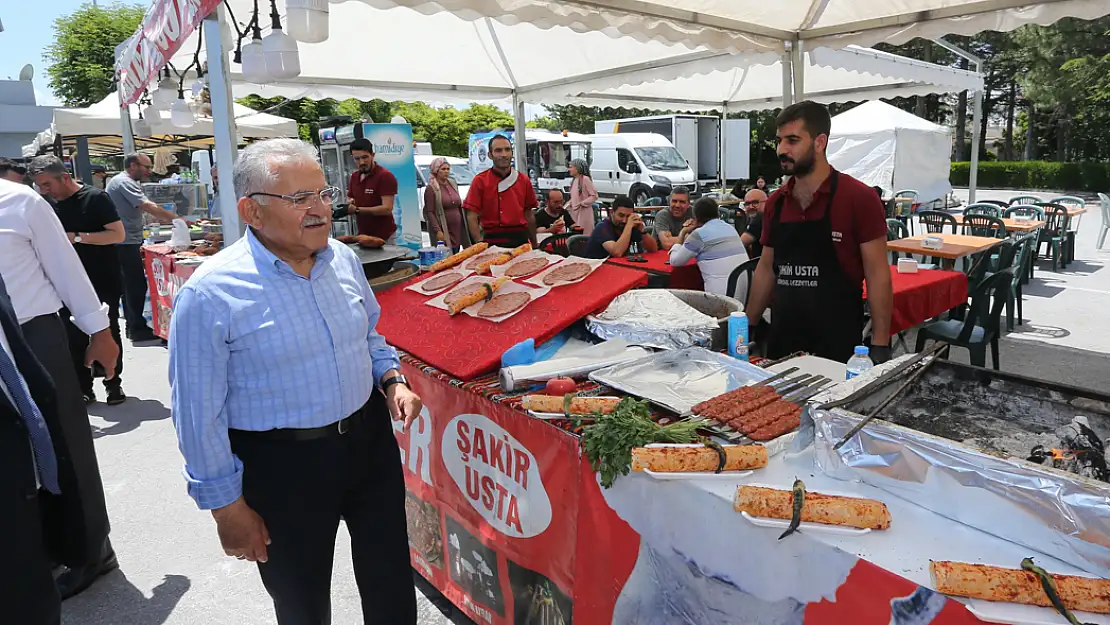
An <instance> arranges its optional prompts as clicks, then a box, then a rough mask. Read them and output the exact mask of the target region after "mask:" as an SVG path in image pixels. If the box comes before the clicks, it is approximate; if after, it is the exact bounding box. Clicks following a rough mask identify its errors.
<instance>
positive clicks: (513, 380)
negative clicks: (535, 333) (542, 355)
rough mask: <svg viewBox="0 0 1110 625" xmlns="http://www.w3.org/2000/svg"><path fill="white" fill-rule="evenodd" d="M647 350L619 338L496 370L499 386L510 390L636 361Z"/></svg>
mask: <svg viewBox="0 0 1110 625" xmlns="http://www.w3.org/2000/svg"><path fill="white" fill-rule="evenodd" d="M651 353H652V352H651V350H650V349H646V348H643V347H633V346H631V345H629V344H628V343H627V342H625V341H622V340H614V341H606V342H604V343H601V344H598V345H594V346H591V347H588V348H586V349H581V350H578V351H577V352H575V353H574V354H573V355H570V356H567V357H564V358H552V359H551V360H545V361H543V362H537V363H534V364H531V365H518V366H513V367H504V368H502V369H501V372H500V376H499V377H500V381H501V388H502V389H504V390H505V391H514V390H517V389H519V388H522V387H526V386H528V385H529V384H535V383H543V382H546V381H547V380H550V379H552V378H557V377H560V376H566V377H571V378H573V377H575V376H582V375H586V374H587V373H589V372H591V371H594V370H596V369H601V368H603V367H608V366H610V365H614V364H617V363H621V362H627V361H630V360H636V359H638V358H643V357H644V356H648V355H650V354H651Z"/></svg>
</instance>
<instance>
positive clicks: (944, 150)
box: [828, 101, 952, 202]
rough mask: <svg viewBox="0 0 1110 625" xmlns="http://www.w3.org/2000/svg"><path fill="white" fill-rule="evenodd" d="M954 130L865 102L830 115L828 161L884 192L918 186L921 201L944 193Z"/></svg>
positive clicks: (904, 112) (896, 110)
mask: <svg viewBox="0 0 1110 625" xmlns="http://www.w3.org/2000/svg"><path fill="white" fill-rule="evenodd" d="M951 154H952V135H951V133H950V132H949V130H948V128H946V127H944V126H939V125H937V124H934V123H932V122H930V121H928V120H924V119H921V118H920V117H917V116H916V115H912V114H910V113H907V112H906V111H903V110H902V109H899V108H897V107H894V106H891V105H889V104H887V103H885V102H879V101H872V102H865V103H864V104H861V105H859V106H857V107H855V108H854V109H852V110H850V111H847V112H844V113H841V114H840V115H837V116H836V117H833V119H832V135H831V137H830V138H829V149H828V155H829V162H830V163H831V164H832V165H833V166H834V167H836V168H837V169H838V170H840V171H843V172H844V173H847V174H851V175H852V176H853V177H855V178H857V179H859V180H861V181H862V182H864V183H865V184H867V185H868V186H877V187H882V189H883V191H884V192H885V193H884V195H890V194H891V193H893V192H895V191H899V190H902V189H914V190H915V191H917V192H918V194H919V196H918V198H919V200H920V201H921V202H931V201H933V200H936V199H939V198H942V197H944V196H945V195H946V194H947V193H948V192H949V191H951V190H952V185H951V184H949V182H948V175H949V169H950V164H949V158H950V155H951Z"/></svg>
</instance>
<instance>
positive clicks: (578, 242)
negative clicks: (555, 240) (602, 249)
mask: <svg viewBox="0 0 1110 625" xmlns="http://www.w3.org/2000/svg"><path fill="white" fill-rule="evenodd" d="M589 242H590V237H588V236H586V235H584V234H574V235H571V236H570V238H568V239H567V251H568V252H570V255H571V256H577V257H579V258H585V257H586V244H587V243H589Z"/></svg>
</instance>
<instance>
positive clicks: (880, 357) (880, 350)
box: [871, 345, 890, 365]
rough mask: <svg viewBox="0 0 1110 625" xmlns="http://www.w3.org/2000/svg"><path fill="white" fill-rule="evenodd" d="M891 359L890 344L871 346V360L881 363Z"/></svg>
mask: <svg viewBox="0 0 1110 625" xmlns="http://www.w3.org/2000/svg"><path fill="white" fill-rule="evenodd" d="M888 360H890V346H889V345H872V346H871V362H873V363H875V364H877V365H881V364H883V363H884V362H886V361H888Z"/></svg>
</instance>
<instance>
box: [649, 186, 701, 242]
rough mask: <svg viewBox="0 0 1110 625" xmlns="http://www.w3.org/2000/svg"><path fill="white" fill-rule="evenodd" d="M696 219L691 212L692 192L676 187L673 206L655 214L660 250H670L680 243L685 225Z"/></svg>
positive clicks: (673, 194) (656, 235)
mask: <svg viewBox="0 0 1110 625" xmlns="http://www.w3.org/2000/svg"><path fill="white" fill-rule="evenodd" d="M693 218H694V213H693V211H691V210H690V190H689V189H687V188H686V187H675V188H674V189H672V190H671V205H670V207H669V208H664V209H662V210H659V211H657V212H656V213H655V223H654V224H653V226H652V227H653V228H654V229H655V238H656V239H659V249H662V250H669V249H671V247H672V246H674V244H675V243H678V242H679V241H678V234H679V233H680V232H682V227H683V225H685V224H686V222H687V221H689V220H691V219H693Z"/></svg>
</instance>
